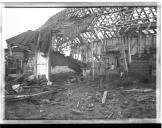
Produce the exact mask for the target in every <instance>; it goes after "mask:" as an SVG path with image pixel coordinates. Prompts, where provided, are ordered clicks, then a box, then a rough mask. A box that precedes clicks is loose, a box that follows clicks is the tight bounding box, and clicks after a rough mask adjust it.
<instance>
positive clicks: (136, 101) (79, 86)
mask: <svg viewBox="0 0 162 128" xmlns="http://www.w3.org/2000/svg"><path fill="white" fill-rule="evenodd" d="M53 86H59V87H61V88H66V89H65V90H64V91H58V92H57V93H53V94H51V95H48V96H44V97H42V98H40V99H37V100H23V101H12V102H11V101H10V102H6V103H5V119H6V120H82V119H105V120H109V119H111V120H112V119H114V120H116V119H117V120H118V119H134V118H136V119H144V118H156V84H155V83H154V82H150V83H143V82H140V81H139V80H137V79H135V78H132V77H127V78H126V79H125V80H121V79H119V78H118V77H117V76H112V77H110V78H109V80H107V81H106V82H105V83H104V86H105V90H107V91H108V93H107V98H106V103H105V104H102V102H101V101H102V97H103V92H99V91H98V83H97V79H95V80H86V79H85V80H84V81H82V82H75V83H60V84H59V83H57V84H55V85H53ZM138 90H140V91H138ZM142 90H143V91H142Z"/></svg>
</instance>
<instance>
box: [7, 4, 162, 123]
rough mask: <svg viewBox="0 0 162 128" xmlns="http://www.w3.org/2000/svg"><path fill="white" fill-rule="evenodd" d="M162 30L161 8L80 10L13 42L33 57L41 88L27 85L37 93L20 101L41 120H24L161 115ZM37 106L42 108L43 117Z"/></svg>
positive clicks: (36, 80) (69, 10)
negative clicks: (160, 38) (160, 37)
mask: <svg viewBox="0 0 162 128" xmlns="http://www.w3.org/2000/svg"><path fill="white" fill-rule="evenodd" d="M157 33H158V24H157V6H137V7H134V6H119V7H115V6H110V7H83V8H75V7H74V8H66V9H64V10H63V11H61V12H59V13H57V14H56V15H54V16H52V17H51V18H49V19H48V21H47V22H46V23H45V24H43V25H42V26H41V27H40V28H38V29H37V30H35V31H27V32H24V33H22V34H20V35H17V36H15V37H12V38H10V39H7V40H6V42H7V44H8V47H9V49H10V50H12V49H13V46H17V47H19V48H21V49H23V50H26V52H27V53H28V54H27V55H28V57H27V58H28V61H29V58H31V56H30V57H29V53H30V55H31V54H32V60H33V63H32V64H33V65H32V66H33V67H32V68H33V70H32V75H33V79H32V82H34V84H32V83H31V82H29V81H30V80H28V82H26V83H25V85H23V84H22V85H20V86H22V88H23V86H25V88H28V91H29V92H30V94H29V93H26V92H27V91H24V93H25V94H26V97H24V96H22V97H21V96H20V97H21V98H22V99H28V102H29V101H30V103H31V102H32V103H33V104H32V105H31V107H33V110H30V112H31V113H32V112H33V111H34V110H35V111H34V113H35V114H36V117H35V116H32V114H31V115H28V114H25V117H24V118H23V119H35V118H36V119H74V120H75V119H128V118H156V95H155V94H156V93H155V92H156V89H157V88H156V87H157V86H156V74H157V72H156V68H157V67H156V66H157V64H156V60H158V58H157V57H156V55H157V51H158V50H159V49H158V48H157V47H156V46H157ZM102 64H103V65H104V64H105V67H104V69H102V71H104V72H105V74H104V76H105V77H102V76H103V74H102V75H101V68H102V66H101V65H102ZM24 81H25V80H24ZM29 83H30V87H29V86H28V85H29ZM100 84H102V86H100ZM40 85H41V86H40ZM100 87H102V90H100V89H99V88H100ZM25 88H24V90H25ZM31 88H32V89H31ZM33 88H36V89H35V92H37V94H33V93H32V92H34V91H33V90H34V89H33ZM42 88H43V89H42ZM51 90H53V92H51ZM60 90H61V91H60ZM17 92H18V91H17ZM21 93H23V91H20V94H21ZM17 94H18V93H17ZM44 95H45V96H44ZM35 96H36V97H35ZM40 97H41V98H40ZM42 97H43V98H42ZM21 98H17V97H16V96H14V97H12V96H11V97H8V101H12V99H14V100H15V101H17V100H18V101H21V100H22V99H21ZM33 101H34V102H33ZM21 105H22V106H26V105H27V106H28V105H29V106H30V104H28V103H27V102H26V103H24V104H22V103H20V106H19V109H22V108H21V107H22V106H21ZM34 105H36V106H39V105H42V106H41V107H40V106H39V109H40V111H39V112H38V111H37V110H36V109H35V106H34ZM46 105H47V106H46ZM7 109H8V110H9V111H10V109H12V108H7ZM25 109H26V108H25ZM24 111H25V110H24ZM51 112H52V113H51ZM6 113H7V114H8V115H6V118H7V119H12V118H15V119H19V117H18V116H16V117H12V116H10V114H9V113H8V112H6ZM22 113H23V112H22ZM22 113H20V115H21V114H22ZM44 113H45V114H44ZM20 118H21V117H20Z"/></svg>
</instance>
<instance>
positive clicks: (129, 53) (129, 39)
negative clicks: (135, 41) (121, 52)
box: [127, 36, 132, 64]
mask: <svg viewBox="0 0 162 128" xmlns="http://www.w3.org/2000/svg"><path fill="white" fill-rule="evenodd" d="M127 40H128V41H127V43H128V62H129V64H131V62H132V58H131V49H130V44H131V41H132V40H131V37H130V36H127Z"/></svg>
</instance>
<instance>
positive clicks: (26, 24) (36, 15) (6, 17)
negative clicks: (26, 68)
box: [2, 8, 64, 48]
mask: <svg viewBox="0 0 162 128" xmlns="http://www.w3.org/2000/svg"><path fill="white" fill-rule="evenodd" d="M63 9H64V8H3V10H2V41H3V46H2V47H3V48H7V45H6V41H5V40H6V39H8V38H11V37H13V36H16V35H18V34H20V33H23V32H25V31H28V30H36V29H38V28H39V27H40V26H41V25H43V24H44V23H45V22H46V21H47V20H48V19H49V18H50V17H51V16H53V15H54V14H56V13H58V12H59V11H61V10H63Z"/></svg>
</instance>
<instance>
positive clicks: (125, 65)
mask: <svg viewBox="0 0 162 128" xmlns="http://www.w3.org/2000/svg"><path fill="white" fill-rule="evenodd" d="M124 42H125V40H124V36H122V37H121V43H122V56H123V60H124V70H125V72H126V73H127V74H128V65H127V60H126V54H125V44H124Z"/></svg>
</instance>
